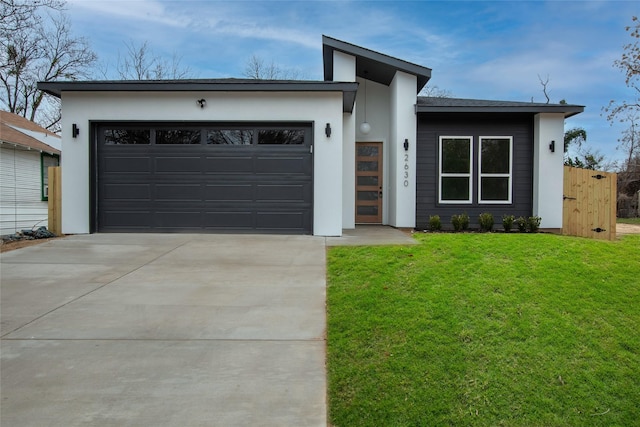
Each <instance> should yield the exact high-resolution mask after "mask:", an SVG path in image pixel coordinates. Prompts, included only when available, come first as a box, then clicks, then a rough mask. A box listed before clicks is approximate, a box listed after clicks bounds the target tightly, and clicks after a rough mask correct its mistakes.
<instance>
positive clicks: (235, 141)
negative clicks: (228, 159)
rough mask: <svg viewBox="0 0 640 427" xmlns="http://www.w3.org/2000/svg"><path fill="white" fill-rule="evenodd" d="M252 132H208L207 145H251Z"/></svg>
mask: <svg viewBox="0 0 640 427" xmlns="http://www.w3.org/2000/svg"><path fill="white" fill-rule="evenodd" d="M252 142H253V130H209V131H207V144H221V145H251V144H252Z"/></svg>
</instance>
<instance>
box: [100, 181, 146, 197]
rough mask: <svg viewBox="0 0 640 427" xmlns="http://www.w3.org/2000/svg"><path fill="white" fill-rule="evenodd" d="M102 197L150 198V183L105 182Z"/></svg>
mask: <svg viewBox="0 0 640 427" xmlns="http://www.w3.org/2000/svg"><path fill="white" fill-rule="evenodd" d="M102 197H104V199H105V200H151V185H150V184H107V185H105V186H104V193H103V195H102Z"/></svg>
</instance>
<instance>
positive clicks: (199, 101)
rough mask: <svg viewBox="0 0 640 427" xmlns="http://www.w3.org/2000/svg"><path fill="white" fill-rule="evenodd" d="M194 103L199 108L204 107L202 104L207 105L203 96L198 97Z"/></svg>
mask: <svg viewBox="0 0 640 427" xmlns="http://www.w3.org/2000/svg"><path fill="white" fill-rule="evenodd" d="M196 104H198V105H199V106H200V108H204V106H205V105H207V100H206V99H204V98H200V99H198V100H197V101H196Z"/></svg>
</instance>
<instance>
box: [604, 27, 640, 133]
mask: <svg viewBox="0 0 640 427" xmlns="http://www.w3.org/2000/svg"><path fill="white" fill-rule="evenodd" d="M631 20H632V21H633V22H634V24H633V25H630V26H627V27H626V28H625V29H626V31H629V32H630V35H631V37H632V38H633V40H634V41H633V42H632V43H628V44H626V45H624V46H623V51H622V55H621V56H620V59H616V60H615V61H614V62H613V66H614V67H616V68H618V69H619V70H620V71H622V72H623V73H624V75H625V84H626V85H627V87H628V88H629V89H631V93H632V98H633V99H631V100H624V101H619V102H616V101H615V100H611V102H609V105H608V106H607V107H605V108H604V111H605V112H606V113H607V119H609V121H611V122H613V121H615V120H616V119H618V120H620V121H624V118H625V117H628V116H625V115H627V114H628V113H631V114H632V115H634V116H635V115H636V114H638V113H640V20H639V19H638V17H637V16H634V17H632V18H631ZM621 116H622V119H620V117H621Z"/></svg>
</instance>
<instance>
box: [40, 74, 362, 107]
mask: <svg viewBox="0 0 640 427" xmlns="http://www.w3.org/2000/svg"><path fill="white" fill-rule="evenodd" d="M38 89H40V90H42V91H44V92H46V93H48V94H50V95H53V96H55V97H58V98H60V97H61V95H62V92H191V91H196V92H202V91H208V92H342V99H343V110H344V112H345V113H351V112H352V111H353V106H354V103H355V100H356V92H357V90H358V83H354V82H327V81H312V80H257V79H185V80H103V81H62V82H40V83H38Z"/></svg>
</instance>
